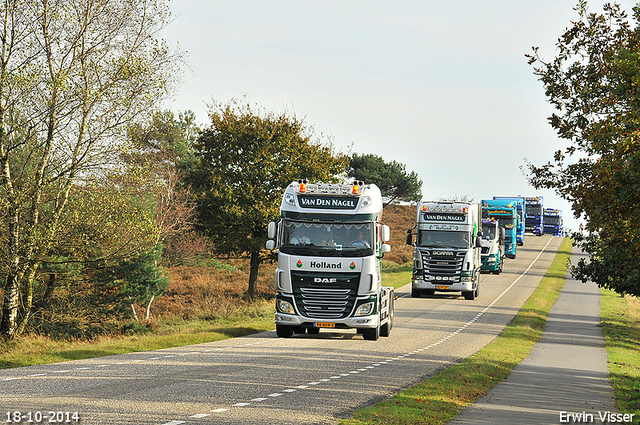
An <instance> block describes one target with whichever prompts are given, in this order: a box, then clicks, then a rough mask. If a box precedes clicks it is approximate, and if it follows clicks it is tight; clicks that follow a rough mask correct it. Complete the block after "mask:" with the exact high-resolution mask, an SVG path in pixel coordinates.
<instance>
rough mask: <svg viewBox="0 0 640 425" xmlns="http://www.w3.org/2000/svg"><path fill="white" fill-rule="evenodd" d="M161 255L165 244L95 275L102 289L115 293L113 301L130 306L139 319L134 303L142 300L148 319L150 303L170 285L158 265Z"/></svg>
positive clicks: (134, 315) (146, 318)
mask: <svg viewBox="0 0 640 425" xmlns="http://www.w3.org/2000/svg"><path fill="white" fill-rule="evenodd" d="M161 256H162V245H161V244H158V245H157V246H156V247H155V248H153V249H151V250H149V251H147V252H144V253H142V254H140V255H139V256H137V257H135V258H129V259H126V260H123V261H121V262H120V263H119V264H117V265H116V266H113V267H109V268H106V269H102V270H100V271H99V272H98V273H96V275H95V277H96V279H97V280H98V282H99V284H100V286H102V287H103V291H102V292H103V293H107V294H109V293H110V294H114V295H115V296H114V297H113V298H114V300H113V303H114V304H116V305H118V304H120V305H122V304H127V305H128V306H130V307H131V309H132V311H133V317H134V319H135V320H136V321H140V319H139V317H138V314H137V312H136V309H135V305H134V304H135V303H142V304H143V305H145V306H146V309H145V310H146V312H145V320H149V315H150V312H151V303H152V302H153V300H154V299H155V298H156V297H157V296H160V295H162V294H164V292H165V291H166V290H167V288H168V286H169V279H168V278H167V277H166V276H165V274H164V272H163V270H162V267H160V266H159V265H158V263H159V262H160V259H161ZM101 302H104V300H101Z"/></svg>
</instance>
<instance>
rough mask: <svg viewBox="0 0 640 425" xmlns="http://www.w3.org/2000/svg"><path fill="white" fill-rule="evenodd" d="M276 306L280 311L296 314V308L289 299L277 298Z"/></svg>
mask: <svg viewBox="0 0 640 425" xmlns="http://www.w3.org/2000/svg"><path fill="white" fill-rule="evenodd" d="M276 308H277V309H278V311H279V312H280V313H286V314H295V310H294V309H293V306H292V305H291V303H290V302H289V301H285V300H276Z"/></svg>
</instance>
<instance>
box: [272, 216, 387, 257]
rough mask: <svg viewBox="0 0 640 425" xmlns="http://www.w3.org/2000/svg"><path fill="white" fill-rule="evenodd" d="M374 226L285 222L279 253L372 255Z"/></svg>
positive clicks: (370, 224) (344, 255)
mask: <svg viewBox="0 0 640 425" xmlns="http://www.w3.org/2000/svg"><path fill="white" fill-rule="evenodd" d="M373 229H374V225H373V223H372V222H368V223H366V222H365V223H322V222H308V221H295V220H286V219H285V220H283V223H282V232H281V235H282V238H281V240H280V251H281V252H283V253H286V254H298V255H322V256H331V255H335V256H343V257H348V256H356V257H359V256H365V255H372V254H373V248H374V246H375V244H374V243H373V240H374V239H373Z"/></svg>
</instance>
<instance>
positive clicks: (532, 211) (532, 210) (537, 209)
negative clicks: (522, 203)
mask: <svg viewBox="0 0 640 425" xmlns="http://www.w3.org/2000/svg"><path fill="white" fill-rule="evenodd" d="M527 215H542V205H531V204H527Z"/></svg>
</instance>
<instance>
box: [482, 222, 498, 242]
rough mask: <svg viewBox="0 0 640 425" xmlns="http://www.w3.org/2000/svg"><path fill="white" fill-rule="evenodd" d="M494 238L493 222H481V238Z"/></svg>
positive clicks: (494, 226) (494, 227) (494, 228)
mask: <svg viewBox="0 0 640 425" xmlns="http://www.w3.org/2000/svg"><path fill="white" fill-rule="evenodd" d="M495 238H496V225H495V224H494V223H489V224H484V223H483V224H482V239H489V240H493V239H495Z"/></svg>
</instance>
